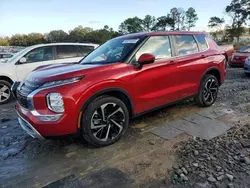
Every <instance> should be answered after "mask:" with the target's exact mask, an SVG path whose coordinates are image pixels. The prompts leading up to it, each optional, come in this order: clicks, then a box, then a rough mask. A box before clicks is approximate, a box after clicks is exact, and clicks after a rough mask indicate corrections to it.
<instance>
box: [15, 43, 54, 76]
mask: <svg viewBox="0 0 250 188" xmlns="http://www.w3.org/2000/svg"><path fill="white" fill-rule="evenodd" d="M23 57H25V58H26V63H20V62H17V63H16V74H17V78H18V80H19V81H22V80H24V78H25V77H26V76H27V75H28V74H29V73H30V72H32V71H33V70H34V69H36V68H37V67H39V66H43V65H50V64H53V63H54V57H53V47H52V46H44V47H38V48H35V49H33V50H31V51H29V52H28V53H26V54H25V55H24V56H23Z"/></svg>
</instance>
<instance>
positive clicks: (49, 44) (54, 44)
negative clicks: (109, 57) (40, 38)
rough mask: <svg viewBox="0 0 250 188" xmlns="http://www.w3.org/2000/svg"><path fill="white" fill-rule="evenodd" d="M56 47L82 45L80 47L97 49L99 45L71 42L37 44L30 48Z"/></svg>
mask: <svg viewBox="0 0 250 188" xmlns="http://www.w3.org/2000/svg"><path fill="white" fill-rule="evenodd" d="M57 45H80V46H81V45H82V46H95V47H98V46H99V44H93V43H72V42H57V43H48V44H37V45H34V46H32V47H43V46H57Z"/></svg>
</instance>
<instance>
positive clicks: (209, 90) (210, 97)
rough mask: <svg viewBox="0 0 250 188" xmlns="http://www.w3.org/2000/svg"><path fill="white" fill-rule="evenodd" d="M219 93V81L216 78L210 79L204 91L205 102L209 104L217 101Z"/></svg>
mask: <svg viewBox="0 0 250 188" xmlns="http://www.w3.org/2000/svg"><path fill="white" fill-rule="evenodd" d="M217 94H218V82H217V81H216V80H215V79H214V78H210V79H208V80H207V82H206V84H205V87H204V91H203V96H204V100H205V102H206V103H208V104H212V103H213V102H214V101H215V99H216V97H217Z"/></svg>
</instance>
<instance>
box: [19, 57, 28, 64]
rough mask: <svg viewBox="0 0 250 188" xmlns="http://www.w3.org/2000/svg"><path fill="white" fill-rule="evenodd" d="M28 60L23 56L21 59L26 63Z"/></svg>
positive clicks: (20, 61)
mask: <svg viewBox="0 0 250 188" xmlns="http://www.w3.org/2000/svg"><path fill="white" fill-rule="evenodd" d="M26 62H27V59H26V58H25V57H22V58H21V59H20V60H19V63H21V64H23V63H26Z"/></svg>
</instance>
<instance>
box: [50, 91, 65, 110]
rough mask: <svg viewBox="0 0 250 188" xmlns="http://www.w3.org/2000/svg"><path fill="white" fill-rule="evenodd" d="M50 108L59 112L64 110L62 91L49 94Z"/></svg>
mask: <svg viewBox="0 0 250 188" xmlns="http://www.w3.org/2000/svg"><path fill="white" fill-rule="evenodd" d="M47 105H48V108H49V109H50V110H51V111H53V112H57V113H61V112H64V102H63V97H62V95H61V94H60V93H49V94H48V95H47Z"/></svg>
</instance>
